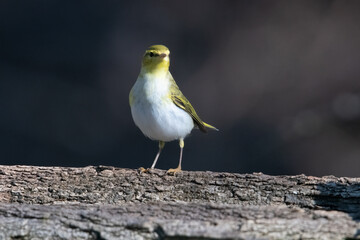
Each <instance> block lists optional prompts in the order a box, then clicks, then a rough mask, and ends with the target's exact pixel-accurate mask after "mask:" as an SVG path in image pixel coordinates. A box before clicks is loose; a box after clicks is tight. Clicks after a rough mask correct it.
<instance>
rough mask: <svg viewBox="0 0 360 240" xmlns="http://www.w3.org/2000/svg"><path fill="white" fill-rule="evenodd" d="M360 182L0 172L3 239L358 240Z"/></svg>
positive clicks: (95, 170) (100, 170)
mask: <svg viewBox="0 0 360 240" xmlns="http://www.w3.org/2000/svg"><path fill="white" fill-rule="evenodd" d="M359 220H360V178H346V177H343V178H336V177H333V176H327V177H322V178H318V177H309V176H305V175H297V176H269V175H265V174H261V173H254V174H234V173H215V172H186V171H184V172H181V173H179V174H177V175H176V176H169V175H167V174H166V172H165V171H162V170H153V171H151V172H150V173H143V174H139V172H138V171H137V170H132V169H121V168H114V167H106V166H98V167H94V166H89V167H85V168H65V167H34V166H0V239H33V238H37V239H360V221H359Z"/></svg>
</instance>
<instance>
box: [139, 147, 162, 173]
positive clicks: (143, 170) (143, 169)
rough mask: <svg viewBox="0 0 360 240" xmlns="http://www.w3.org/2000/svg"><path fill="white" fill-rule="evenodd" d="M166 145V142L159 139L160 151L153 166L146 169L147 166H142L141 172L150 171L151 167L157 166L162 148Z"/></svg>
mask: <svg viewBox="0 0 360 240" xmlns="http://www.w3.org/2000/svg"><path fill="white" fill-rule="evenodd" d="M164 146H165V142H163V141H159V151H158V153H157V154H156V157H155V159H154V162H153V164H152V165H151V167H150V168H148V169H145V168H143V167H141V168H140V169H139V170H140V172H142V173H143V172H147V171H149V170H150V169H154V168H155V165H156V162H157V160H158V159H159V156H160V153H161V150H162V149H163V148H164Z"/></svg>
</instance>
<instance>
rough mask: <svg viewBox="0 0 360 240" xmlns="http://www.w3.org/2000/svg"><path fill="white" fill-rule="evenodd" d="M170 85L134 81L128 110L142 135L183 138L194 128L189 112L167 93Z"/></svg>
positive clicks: (163, 138) (153, 137) (154, 138)
mask: <svg viewBox="0 0 360 240" xmlns="http://www.w3.org/2000/svg"><path fill="white" fill-rule="evenodd" d="M168 88H169V86H168V85H166V84H164V83H160V84H158V83H157V82H155V81H153V82H142V81H140V82H139V81H137V83H136V84H135V85H134V87H133V95H134V96H136V97H134V102H133V104H132V106H131V114H132V117H133V119H134V122H135V124H136V125H137V126H138V127H139V128H140V130H141V131H142V132H143V134H144V135H146V136H147V137H149V138H151V139H153V140H158V141H165V142H168V141H172V140H176V139H180V138H185V137H186V136H187V135H188V134H189V133H190V132H191V130H192V129H193V128H194V122H193V119H192V118H191V116H190V115H189V114H188V113H187V112H185V111H184V110H182V109H180V108H179V107H177V106H176V105H175V104H174V103H173V102H172V101H171V99H168V98H166V97H164V96H166V95H167V91H168ZM144 89H146V90H144Z"/></svg>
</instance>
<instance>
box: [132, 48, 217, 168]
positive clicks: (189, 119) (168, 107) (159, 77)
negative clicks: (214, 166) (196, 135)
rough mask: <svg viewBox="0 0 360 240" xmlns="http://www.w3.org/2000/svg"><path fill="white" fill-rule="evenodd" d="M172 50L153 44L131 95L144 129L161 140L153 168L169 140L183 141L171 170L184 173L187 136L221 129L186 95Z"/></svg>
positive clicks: (139, 124) (135, 115) (135, 116)
mask: <svg viewBox="0 0 360 240" xmlns="http://www.w3.org/2000/svg"><path fill="white" fill-rule="evenodd" d="M169 67H170V51H169V49H168V48H167V47H166V46H164V45H152V46H150V47H149V48H148V49H147V50H146V51H145V54H144V55H143V58H142V64H141V70H140V73H139V75H138V78H137V80H136V82H135V84H134V85H133V87H132V89H131V91H130V94H129V103H130V108H131V115H132V118H133V120H134V122H135V125H136V126H137V127H138V128H140V130H141V132H142V133H143V134H144V135H145V136H147V137H148V138H150V139H151V140H155V141H158V142H159V149H158V152H157V154H156V156H155V159H154V161H153V164H152V165H151V167H150V169H145V168H143V167H141V168H140V171H141V172H146V171H149V170H151V169H154V168H155V165H156V162H157V161H158V159H159V156H160V154H161V151H162V150H163V148H164V146H165V142H170V141H174V140H178V141H179V146H180V157H179V164H178V166H177V167H176V168H170V169H169V170H168V171H167V173H168V174H175V173H178V172H181V170H182V169H181V162H182V156H183V148H184V139H185V137H186V136H187V135H189V134H190V132H191V131H192V129H193V128H198V129H200V130H201V131H202V132H207V129H213V130H217V131H218V129H217V128H216V127H214V126H212V125H210V124H207V123H205V122H203V121H202V120H201V119H200V117H199V116H198V114H197V113H196V111H195V109H194V108H193V106H192V105H191V103H190V102H189V100H188V99H187V98H186V97H185V96H184V95H183V94H182V92H181V91H180V89H179V87H178V85H177V84H176V82H175V80H174V78H173V77H172V75H171V73H170V71H169Z"/></svg>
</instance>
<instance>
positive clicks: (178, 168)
mask: <svg viewBox="0 0 360 240" xmlns="http://www.w3.org/2000/svg"><path fill="white" fill-rule="evenodd" d="M179 172H181V167H177V168H170V169H169V170H167V171H166V173H167V174H169V175H175V174H176V173H179Z"/></svg>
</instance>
